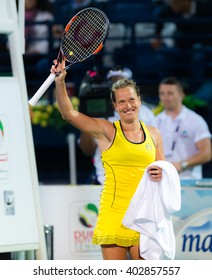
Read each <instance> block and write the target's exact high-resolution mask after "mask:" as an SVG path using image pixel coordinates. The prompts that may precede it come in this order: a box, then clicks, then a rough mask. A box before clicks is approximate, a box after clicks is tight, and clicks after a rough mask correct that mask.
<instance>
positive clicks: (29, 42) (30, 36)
mask: <svg viewBox="0 0 212 280" xmlns="http://www.w3.org/2000/svg"><path fill="white" fill-rule="evenodd" d="M42 22H44V23H42ZM53 22H54V14H53V6H52V4H51V3H50V2H49V0H26V1H25V54H24V65H25V73H26V78H27V81H28V83H29V81H36V79H43V80H44V79H45V76H47V75H48V74H49V65H50V61H51V57H55V53H52V51H53V50H55V52H56V50H57V48H58V45H53V40H51V38H54V39H56V40H55V42H58V41H60V38H61V34H62V33H61V32H62V26H59V25H56V24H53ZM48 24H49V25H48ZM50 44H52V45H50Z"/></svg>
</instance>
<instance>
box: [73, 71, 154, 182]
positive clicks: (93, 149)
mask: <svg viewBox="0 0 212 280" xmlns="http://www.w3.org/2000/svg"><path fill="white" fill-rule="evenodd" d="M106 78H107V80H110V81H111V83H114V82H115V81H117V80H118V79H121V78H127V79H131V78H132V72H131V70H130V69H129V68H121V69H117V70H110V71H109V72H108V73H107V77H106ZM118 119H119V115H118V114H117V113H116V112H115V111H114V115H113V116H112V117H109V118H108V120H109V121H110V122H112V123H113V122H114V121H117V120H118ZM139 119H140V120H142V121H143V122H144V123H145V124H146V125H150V126H153V127H157V125H156V119H155V116H154V114H153V112H152V110H151V109H150V108H149V107H148V106H147V105H145V104H144V103H143V102H142V105H141V108H140V111H139ZM78 144H79V147H80V149H81V150H82V152H83V153H84V154H85V155H87V156H93V164H94V169H95V172H94V173H95V174H92V176H91V177H92V178H91V179H90V181H91V183H92V184H97V185H103V183H104V179H105V178H104V169H103V166H102V161H101V152H100V150H99V149H98V147H97V144H96V142H95V140H94V139H93V138H92V137H90V136H89V135H88V134H87V133H85V132H82V133H81V135H80V138H79V141H78Z"/></svg>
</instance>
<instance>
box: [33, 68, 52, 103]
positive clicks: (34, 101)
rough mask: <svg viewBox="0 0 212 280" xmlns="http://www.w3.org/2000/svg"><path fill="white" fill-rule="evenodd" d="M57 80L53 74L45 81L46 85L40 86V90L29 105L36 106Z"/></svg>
mask: <svg viewBox="0 0 212 280" xmlns="http://www.w3.org/2000/svg"><path fill="white" fill-rule="evenodd" d="M54 79H55V75H54V74H53V73H51V74H50V75H49V76H48V78H47V79H46V80H45V81H44V83H43V84H42V85H41V86H40V88H39V89H38V90H37V91H36V93H35V94H34V95H33V97H32V98H31V99H30V100H29V101H28V103H29V104H30V105H32V106H35V105H36V104H37V102H38V100H39V99H40V98H41V97H42V96H43V94H44V93H45V92H46V90H47V89H48V88H49V86H50V85H51V84H52V83H53V81H54Z"/></svg>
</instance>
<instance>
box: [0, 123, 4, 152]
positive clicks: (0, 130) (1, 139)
mask: <svg viewBox="0 0 212 280" xmlns="http://www.w3.org/2000/svg"><path fill="white" fill-rule="evenodd" d="M3 142H4V127H3V124H2V122H1V120H0V148H1V146H2V145H3Z"/></svg>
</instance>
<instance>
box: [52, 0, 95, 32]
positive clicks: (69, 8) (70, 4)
mask: <svg viewBox="0 0 212 280" xmlns="http://www.w3.org/2000/svg"><path fill="white" fill-rule="evenodd" d="M57 1H58V5H57ZM57 1H56V11H55V17H56V21H57V22H58V23H61V24H63V26H66V24H67V23H68V22H69V21H70V19H71V18H72V17H73V16H74V15H75V14H76V13H78V12H79V11H80V10H82V9H84V8H87V7H89V6H92V7H93V6H95V4H94V2H95V1H92V0H69V1H65V3H62V4H61V3H60V1H59V0H57Z"/></svg>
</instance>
